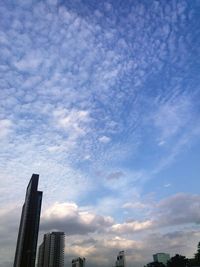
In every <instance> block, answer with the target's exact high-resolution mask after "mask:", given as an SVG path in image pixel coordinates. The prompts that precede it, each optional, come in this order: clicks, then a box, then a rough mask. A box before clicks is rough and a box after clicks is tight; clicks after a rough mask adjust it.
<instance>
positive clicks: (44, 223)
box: [41, 203, 113, 235]
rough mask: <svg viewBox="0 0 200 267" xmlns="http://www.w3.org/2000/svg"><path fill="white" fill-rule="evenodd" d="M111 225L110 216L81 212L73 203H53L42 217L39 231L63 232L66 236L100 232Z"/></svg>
mask: <svg viewBox="0 0 200 267" xmlns="http://www.w3.org/2000/svg"><path fill="white" fill-rule="evenodd" d="M112 224H113V219H112V218H111V217H110V216H101V215H96V214H95V213H92V212H89V211H82V210H81V209H80V208H79V207H78V206H77V205H76V204H75V203H55V204H53V205H52V206H51V207H49V208H48V209H47V210H45V212H44V213H43V215H42V219H41V229H43V230H46V231H47V230H48V231H50V230H53V229H59V230H64V231H65V232H66V234H67V235H78V234H81V235H85V234H88V233H92V232H101V231H103V230H104V229H105V228H107V227H109V226H110V225H112Z"/></svg>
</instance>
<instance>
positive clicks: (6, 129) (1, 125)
mask: <svg viewBox="0 0 200 267" xmlns="http://www.w3.org/2000/svg"><path fill="white" fill-rule="evenodd" d="M12 125H13V123H12V121H11V120H8V119H2V120H0V138H4V137H6V136H8V134H9V133H10V132H11V129H12Z"/></svg>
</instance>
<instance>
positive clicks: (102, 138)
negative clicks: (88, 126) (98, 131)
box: [99, 135, 111, 144]
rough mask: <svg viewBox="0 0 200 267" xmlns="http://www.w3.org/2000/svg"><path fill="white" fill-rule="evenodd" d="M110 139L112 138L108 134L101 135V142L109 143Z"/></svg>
mask: <svg viewBox="0 0 200 267" xmlns="http://www.w3.org/2000/svg"><path fill="white" fill-rule="evenodd" d="M110 140H111V138H110V137H108V136H105V135H103V136H101V137H99V142H101V143H104V144H106V143H109V142H110Z"/></svg>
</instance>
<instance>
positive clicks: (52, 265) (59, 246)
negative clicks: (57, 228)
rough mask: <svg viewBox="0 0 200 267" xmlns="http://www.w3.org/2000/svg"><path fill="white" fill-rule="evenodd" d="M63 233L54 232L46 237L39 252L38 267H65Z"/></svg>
mask: <svg viewBox="0 0 200 267" xmlns="http://www.w3.org/2000/svg"><path fill="white" fill-rule="evenodd" d="M64 239H65V234H64V233H63V232H52V233H47V234H45V235H44V238H43V242H42V244H41V245H40V246H39V251H38V267H64V243H65V242H64Z"/></svg>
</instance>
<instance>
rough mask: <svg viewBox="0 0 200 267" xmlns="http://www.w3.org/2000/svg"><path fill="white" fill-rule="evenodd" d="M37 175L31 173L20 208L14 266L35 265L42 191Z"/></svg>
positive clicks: (30, 266)
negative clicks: (39, 187)
mask: <svg viewBox="0 0 200 267" xmlns="http://www.w3.org/2000/svg"><path fill="white" fill-rule="evenodd" d="M38 181H39V175H38V174H33V175H32V177H31V180H30V182H29V184H28V186H27V189H26V197H25V202H24V205H23V208H22V214H21V220H20V226H19V233H18V239H17V247H16V252H15V260H14V267H35V257H36V249H37V240H38V231H39V223H40V211H41V204H42V192H40V191H38V190H37V188H38Z"/></svg>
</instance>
